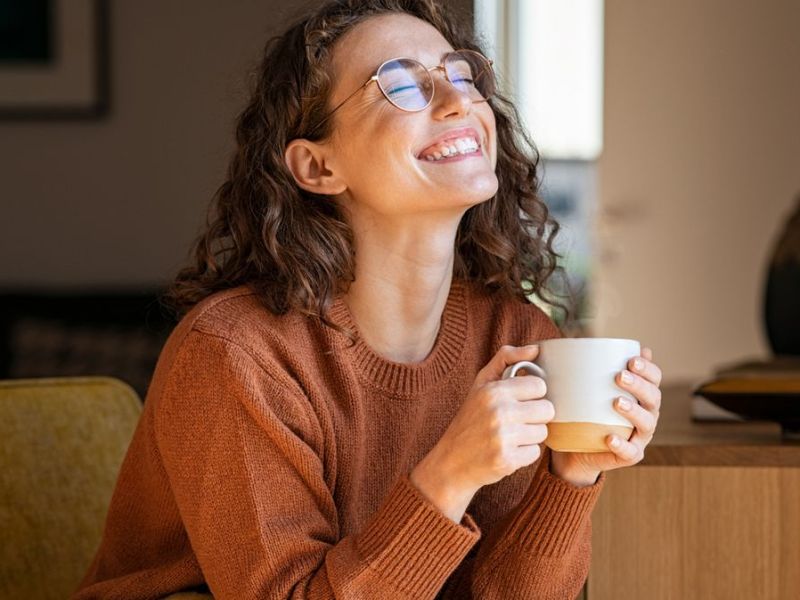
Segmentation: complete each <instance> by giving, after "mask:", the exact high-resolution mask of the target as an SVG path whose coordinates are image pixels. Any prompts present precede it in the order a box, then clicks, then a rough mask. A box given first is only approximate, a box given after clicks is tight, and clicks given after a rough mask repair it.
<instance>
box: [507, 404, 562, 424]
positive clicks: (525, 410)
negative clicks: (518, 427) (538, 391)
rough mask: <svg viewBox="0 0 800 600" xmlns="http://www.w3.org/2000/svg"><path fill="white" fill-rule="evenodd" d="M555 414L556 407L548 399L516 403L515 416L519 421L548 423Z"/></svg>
mask: <svg viewBox="0 0 800 600" xmlns="http://www.w3.org/2000/svg"><path fill="white" fill-rule="evenodd" d="M555 416H556V409H555V407H554V406H553V403H552V402H550V400H547V399H543V400H530V401H528V402H518V403H517V413H516V418H517V420H518V422H520V423H528V424H531V425H536V424H539V423H549V422H550V421H552V420H553V417H555Z"/></svg>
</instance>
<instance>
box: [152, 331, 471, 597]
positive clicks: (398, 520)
mask: <svg viewBox="0 0 800 600" xmlns="http://www.w3.org/2000/svg"><path fill="white" fill-rule="evenodd" d="M155 400H156V401H157V402H159V405H158V408H157V409H156V421H155V435H156V439H157V444H158V448H159V452H160V453H161V457H162V461H163V464H164V467H165V470H166V472H167V476H168V478H169V482H170V486H171V488H172V491H173V494H174V496H175V500H176V503H177V506H178V509H179V511H180V515H181V519H182V520H183V523H184V526H185V528H186V531H187V534H188V536H189V540H190V542H191V545H192V549H193V550H194V552H195V554H196V557H197V560H198V563H199V565H200V568H201V569H202V572H203V575H204V577H205V578H206V582H207V584H208V586H209V588H210V590H211V592H212V594H213V595H214V597H215V598H216V599H217V600H225V599H227V598H237V599H242V600H244V599H248V598H276V599H277V598H281V599H283V598H293V599H301V598H314V599H317V598H319V599H323V598H339V599H357V598H365V599H366V598H376V599H381V598H386V599H389V598H391V599H399V598H414V599H418V598H434V597H435V596H436V594H437V593H438V592H439V590H440V589H441V587H442V585H443V584H444V582H445V581H446V580H447V578H448V577H449V576H450V575H451V573H452V572H453V571H454V570H455V569H456V567H457V566H458V565H459V563H460V562H461V561H462V560H463V558H464V557H465V556H466V554H467V553H468V552H469V550H470V548H472V547H473V546H474V545H475V544H476V542H477V541H478V538H479V537H480V532H479V530H478V527H477V526H476V525H475V522H474V521H473V520H472V519H471V518H470V517H469V516H465V518H464V519H463V520H462V522H461V524H457V523H453V522H452V521H451V520H450V519H448V518H447V517H445V516H444V515H443V514H442V513H441V512H440V511H438V510H437V509H436V508H435V507H434V506H433V505H431V504H429V503H428V502H427V500H425V498H424V497H423V496H422V495H421V494H420V493H419V492H418V491H417V490H416V488H415V487H414V486H413V485H412V484H411V483H410V482H409V480H408V478H407V476H401V477H399V478H398V479H397V480H396V481H395V483H394V485H393V487H392V488H391V490H390V491H389V492H388V494H387V495H386V497H385V498H384V501H383V503H382V505H381V506H380V507H379V508H378V509H377V511H376V512H375V514H374V515H372V517H371V519H370V520H369V521H368V522H367V523H366V524H365V526H364V527H363V529H362V530H361V531H360V532H358V533H357V534H355V535H350V536H347V537H343V538H342V537H340V534H339V526H338V520H337V510H336V505H335V503H334V499H333V496H332V494H331V491H330V488H329V486H328V485H327V483H326V479H325V473H324V469H323V462H322V459H321V455H322V453H323V452H324V447H323V446H324V443H323V441H322V440H323V436H322V433H321V428H320V426H319V422H318V421H317V420H316V415H315V414H314V411H313V410H312V409H311V407H310V405H309V402H308V400H307V399H306V398H305V397H303V396H301V395H300V394H293V393H291V392H290V391H288V390H287V389H286V387H285V386H283V385H282V384H281V383H279V382H278V380H277V379H276V378H275V377H272V376H270V374H269V371H268V369H266V368H264V365H262V364H259V363H258V362H257V361H256V360H255V358H254V357H253V356H252V355H251V354H250V353H249V352H248V351H247V350H245V349H244V348H242V347H240V346H238V345H237V344H234V343H232V342H230V341H228V340H225V339H223V338H221V337H218V336H216V335H211V334H206V333H202V332H199V331H191V332H190V333H189V334H188V335H187V338H186V339H185V340H184V341H183V343H182V345H181V347H180V349H179V350H178V352H177V354H176V357H175V361H174V363H173V365H172V368H171V369H170V372H169V374H168V375H167V377H166V381H165V382H164V387H163V389H162V393H161V395H160V396H159V397H158V398H157V399H155Z"/></svg>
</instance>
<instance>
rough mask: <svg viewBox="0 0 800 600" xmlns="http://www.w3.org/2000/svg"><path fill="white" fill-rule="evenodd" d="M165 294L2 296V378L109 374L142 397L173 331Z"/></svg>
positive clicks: (45, 293)
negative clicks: (161, 296) (162, 296)
mask: <svg viewBox="0 0 800 600" xmlns="http://www.w3.org/2000/svg"><path fill="white" fill-rule="evenodd" d="M159 293H160V290H146V291H141V292H116V291H109V292H81V293H67V292H61V291H56V292H41V291H37V292H24V293H23V292H14V293H0V378H2V379H23V378H33V377H57V376H70V375H108V376H111V377H116V378H118V379H121V380H123V381H125V382H126V383H128V384H129V385H130V386H131V387H133V388H134V389H135V390H136V391H137V392H138V394H139V396H140V397H141V398H144V397H145V394H146V393H147V387H148V385H149V384H150V379H151V377H152V375H153V370H154V368H155V365H156V362H157V360H158V355H159V353H160V352H161V348H162V347H163V345H164V342H165V341H166V339H167V337H168V336H169V333H170V331H171V330H172V329H173V327H174V325H175V321H174V319H173V318H172V317H171V316H169V315H168V314H166V312H165V311H164V310H163V309H162V308H161V306H160V305H159V303H158V294H159Z"/></svg>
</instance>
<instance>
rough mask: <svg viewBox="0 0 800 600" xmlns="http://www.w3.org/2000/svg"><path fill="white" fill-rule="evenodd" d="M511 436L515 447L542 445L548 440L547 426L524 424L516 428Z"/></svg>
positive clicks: (542, 424)
mask: <svg viewBox="0 0 800 600" xmlns="http://www.w3.org/2000/svg"><path fill="white" fill-rule="evenodd" d="M510 435H511V438H510V439H511V441H512V443H513V444H514V445H515V446H529V445H531V444H541V443H542V442H544V441H545V440H546V439H547V425H545V424H544V423H536V424H533V423H532V424H522V425H519V426H518V427H515V428H514V429H513V430H512V432H511V434H510Z"/></svg>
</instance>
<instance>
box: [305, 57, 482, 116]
mask: <svg viewBox="0 0 800 600" xmlns="http://www.w3.org/2000/svg"><path fill="white" fill-rule="evenodd" d="M431 71H442V72H443V73H444V76H445V78H446V79H447V81H449V82H450V84H451V85H452V86H453V87H455V88H456V89H457V90H458V91H460V92H462V93H463V94H465V95H466V96H467V97H468V98H469V99H470V100H472V101H473V102H485V101H487V100H488V99H489V98H491V97H492V96H493V95H494V94H495V91H496V89H497V84H496V80H495V76H494V70H493V69H492V61H491V60H490V59H488V58H486V57H485V56H484V55H483V54H481V53H480V52H475V51H474V50H455V51H453V52H448V53H447V54H445V55H444V57H443V58H442V62H441V63H439V64H438V65H436V66H435V67H430V68H429V67H426V66H425V65H423V64H422V63H421V62H419V61H418V60H415V59H413V58H392V59H389V60H387V61H386V62H384V63H383V64H381V66H379V67H378V70H377V71H376V72H375V75H373V76H372V77H370V78H369V79H367V81H365V82H364V84H363V85H362V86H361V87H359V88H358V89H357V90H356V91H354V92H353V93H352V94H350V95H349V96H348V97H347V98H345V99H344V100H342V101H341V102H340V103H339V104H338V105H336V107H335V108H334V109H333V110H331V111H330V112H329V113H328V114H327V115H325V117H324V118H323V119H322V120H321V121H320V122H319V123H318V124H317V125H316V127H314V130H318V129H319V128H320V127H321V126H322V125H323V123H325V122H326V121H327V120H328V119H330V118H331V117H332V116H333V113H335V112H336V111H337V110H339V109H340V108H341V107H342V106H344V105H345V103H346V102H347V101H348V100H350V99H351V98H353V97H354V96H355V95H356V94H357V93H358V92H360V91H361V90H363V89H364V88H366V87H367V86H368V85H369V84H371V83H372V82H373V81H374V82H377V84H378V87H379V88H380V90H381V92H383V95H384V96H385V97H386V99H387V100H388V101H389V102H391V103H392V104H393V105H394V106H396V107H397V108H399V109H400V110H403V111H406V112H419V111H421V110H425V109H426V108H428V106H430V103H431V102H432V101H433V91H434V85H433V75H432V74H431Z"/></svg>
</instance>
